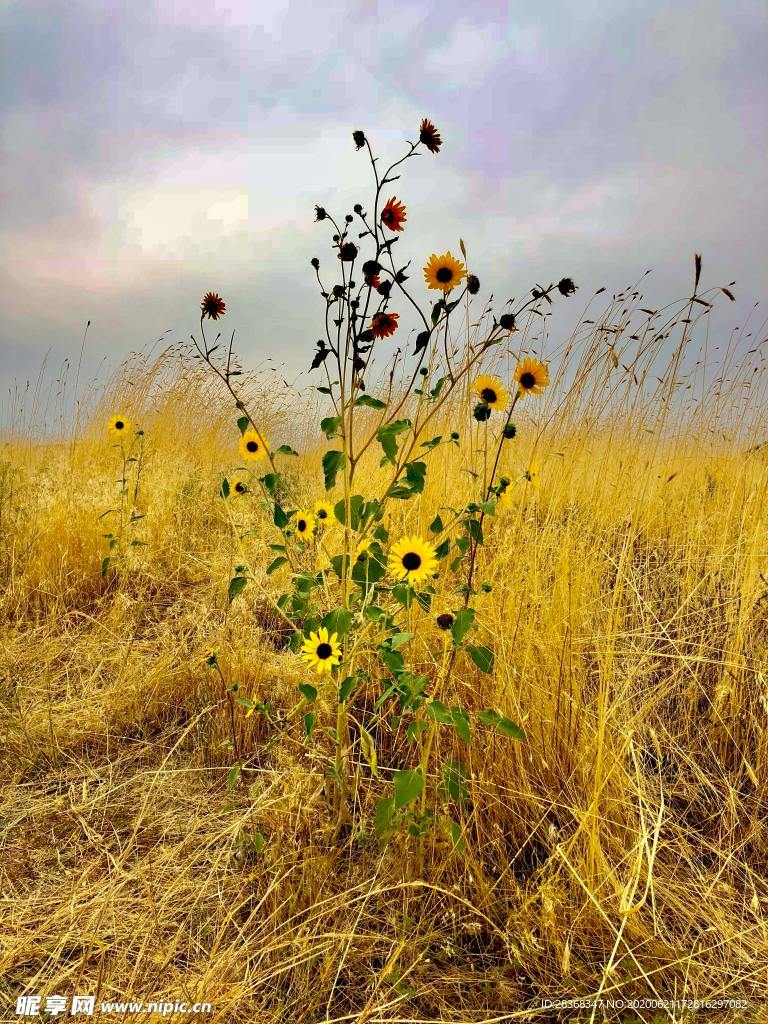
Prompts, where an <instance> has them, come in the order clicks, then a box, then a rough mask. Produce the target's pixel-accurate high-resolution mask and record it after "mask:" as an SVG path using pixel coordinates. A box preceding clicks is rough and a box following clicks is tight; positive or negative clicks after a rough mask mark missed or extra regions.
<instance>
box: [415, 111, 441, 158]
mask: <svg viewBox="0 0 768 1024" xmlns="http://www.w3.org/2000/svg"><path fill="white" fill-rule="evenodd" d="M419 142H423V143H424V145H425V146H426V147H427V149H428V150H429V151H430V153H439V152H440V147H441V146H442V144H443V140H442V139H441V138H440V135H439V134H438V131H437V128H435V126H434V125H433V124H432V122H431V121H430V120H428V119H427V118H426V117H425V118H424V120H423V121H422V122H421V127H420V128H419Z"/></svg>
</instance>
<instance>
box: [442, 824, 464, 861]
mask: <svg viewBox="0 0 768 1024" xmlns="http://www.w3.org/2000/svg"><path fill="white" fill-rule="evenodd" d="M443 822H444V824H445V827H446V829H447V831H448V835H449V836H450V837H451V842H452V843H453V848H454V849H455V850H456V852H457V853H460V854H461V855H462V856H463V855H464V853H465V852H466V849H467V844H466V842H465V841H464V836H463V835H462V828H461V825H459V824H458V822H456V821H453V819H452V818H444V819H443Z"/></svg>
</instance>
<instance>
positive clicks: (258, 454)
mask: <svg viewBox="0 0 768 1024" xmlns="http://www.w3.org/2000/svg"><path fill="white" fill-rule="evenodd" d="M238 447H239V450H240V454H241V455H242V456H243V458H244V459H247V460H248V461H249V462H253V461H254V460H256V459H263V458H264V456H265V455H266V454H267V442H266V441H265V440H264V438H263V437H262V436H261V434H260V433H259V432H258V430H253V429H251V430H246V432H245V433H244V434H243V436H242V437H241V438H240V444H239V446H238Z"/></svg>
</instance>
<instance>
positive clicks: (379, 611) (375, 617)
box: [363, 604, 387, 622]
mask: <svg viewBox="0 0 768 1024" xmlns="http://www.w3.org/2000/svg"><path fill="white" fill-rule="evenodd" d="M386 614H387V613H386V612H385V611H384V609H383V608H379V606H378V605H375V604H368V605H366V606H365V608H363V618H364V619H367V620H368V621H369V622H378V621H379V619H383V618H385V617H386Z"/></svg>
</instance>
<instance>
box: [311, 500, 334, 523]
mask: <svg viewBox="0 0 768 1024" xmlns="http://www.w3.org/2000/svg"><path fill="white" fill-rule="evenodd" d="M312 511H313V512H314V514H315V519H317V521H318V522H319V523H324V522H325V520H326V519H330V518H331V517H332V516H333V505H331V504H330V502H328V501H322V500H321V501H316V502H315V504H314V505H313V506H312Z"/></svg>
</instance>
